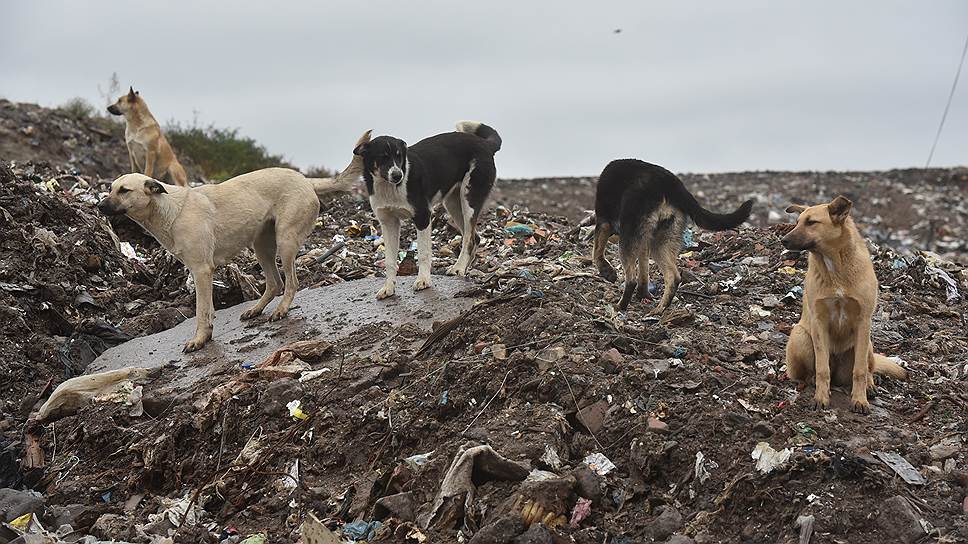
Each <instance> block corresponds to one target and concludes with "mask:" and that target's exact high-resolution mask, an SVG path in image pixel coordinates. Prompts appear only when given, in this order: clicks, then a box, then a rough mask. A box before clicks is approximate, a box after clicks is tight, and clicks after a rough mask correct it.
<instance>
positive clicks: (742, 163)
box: [0, 0, 968, 177]
mask: <svg viewBox="0 0 968 544" xmlns="http://www.w3.org/2000/svg"><path fill="white" fill-rule="evenodd" d="M2 10H3V20H4V24H3V32H0V96H3V97H6V98H9V99H12V100H16V101H21V102H37V103H40V104H42V105H48V106H50V105H57V104H60V103H63V102H65V101H66V100H68V99H70V98H71V97H75V96H80V97H84V98H87V99H89V100H91V101H92V102H96V103H98V104H99V105H100V98H99V95H98V85H99V84H100V85H101V86H102V87H103V86H105V84H106V82H107V80H108V78H109V77H110V76H111V73H112V72H117V73H118V75H119V77H120V80H121V83H122V84H123V85H124V86H125V88H127V86H128V84H133V85H134V86H135V88H136V89H139V90H140V91H141V93H142V96H143V97H144V98H145V99H146V100H147V102H148V105H149V107H150V108H151V110H152V111H153V113H154V114H155V116H156V117H157V118H158V119H159V121H161V122H162V123H164V122H165V121H167V120H169V119H177V120H182V121H190V120H191V119H192V118H193V112H198V118H199V120H200V122H202V123H205V124H207V123H210V122H211V123H215V124H216V125H220V126H231V127H239V128H241V130H242V132H243V133H244V134H246V135H248V136H251V137H253V138H255V139H256V140H258V141H259V142H261V143H263V144H264V145H265V146H266V147H268V149H269V150H270V151H272V152H275V153H282V154H284V155H285V156H286V157H288V158H290V159H291V160H292V161H294V163H295V164H297V165H299V166H307V165H310V164H324V165H328V166H335V167H342V166H344V165H345V164H346V162H347V161H348V159H349V154H350V151H351V148H352V146H353V143H354V142H355V140H356V138H357V136H359V134H360V133H361V132H362V131H363V130H365V129H368V128H373V129H374V130H375V131H376V133H380V134H393V135H394V136H397V137H400V138H403V139H404V140H406V141H408V142H411V143H413V142H416V141H417V140H419V139H420V138H422V137H425V136H429V135H432V134H436V133H438V132H443V131H447V130H451V129H452V127H453V123H454V122H455V121H457V120H460V119H476V120H482V121H485V122H487V123H488V124H491V125H492V126H494V127H495V128H496V129H497V130H498V131H499V132H500V133H501V135H502V137H503V138H504V148H503V149H502V150H501V152H500V153H499V155H498V157H497V159H498V172H499V175H501V176H502V177H532V176H551V175H586V174H597V173H598V172H600V171H601V169H602V167H603V166H604V165H605V164H606V163H607V162H608V161H609V160H611V159H613V158H617V157H639V158H642V159H645V160H648V161H651V162H656V163H659V164H662V165H665V166H667V167H668V168H670V169H672V170H675V171H691V172H715V171H731V170H752V169H783V170H801V169H875V168H876V169H882V168H891V167H907V166H923V164H924V161H925V158H926V157H927V153H928V150H929V148H930V145H931V140H932V138H933V137H934V133H935V130H936V128H937V125H938V120H939V118H940V116H941V112H942V109H943V107H944V101H945V99H946V98H947V95H948V92H949V89H950V86H951V81H952V78H953V76H954V71H955V68H956V65H957V62H958V59H959V56H960V53H961V48H962V45H963V43H964V40H965V36H966V33H968V2H965V1H963V0H951V1H931V2H923V1H909V2H891V1H883V0H874V1H856V2H851V1H816V0H813V1H810V2H799V3H795V4H794V3H793V2H774V1H730V2H713V1H708V2H675V3H671V2H663V3H659V2H646V1H641V0H629V1H623V2H601V1H600V2H587V1H581V2H572V1H557V2H544V1H541V2H539V1H525V0H519V1H515V2H506V1H488V2H462V1H454V0H442V1H434V2H417V1H399V0H386V1H383V0H381V1H374V0H357V1H354V2H345V1H328V2H308V1H295V0H285V1H276V2H248V1H235V2H224V1H221V2H217V1H214V0H203V1H193V2H177V1H160V2H151V3H146V2H113V1H112V2H108V1H86V2H79V1H72V0H63V1H45V0H30V1H19V2H17V1H9V2H4V5H3V8H2ZM619 28H620V29H622V31H621V33H615V32H614V30H615V29H619ZM961 83H962V85H961V86H960V88H959V90H958V92H957V94H956V95H955V99H954V103H953V105H952V108H951V112H950V113H949V116H948V121H947V125H946V126H945V132H944V134H943V135H942V139H941V143H940V145H939V146H938V150H937V152H936V154H935V159H934V164H936V165H957V164H965V163H968V160H966V156H965V151H966V150H968V74H966V75H965V78H964V79H963V80H962V82H961ZM119 145H121V144H120V143H119Z"/></svg>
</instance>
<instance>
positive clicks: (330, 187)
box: [306, 130, 373, 197]
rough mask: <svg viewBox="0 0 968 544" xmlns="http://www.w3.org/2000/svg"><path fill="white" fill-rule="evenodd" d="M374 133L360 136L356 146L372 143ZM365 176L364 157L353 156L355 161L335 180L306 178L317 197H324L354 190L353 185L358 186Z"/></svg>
mask: <svg viewBox="0 0 968 544" xmlns="http://www.w3.org/2000/svg"><path fill="white" fill-rule="evenodd" d="M372 132H373V131H372V130H368V131H366V132H364V133H363V135H362V136H360V138H359V140H357V141H356V145H357V146H359V145H360V144H364V143H367V142H369V141H370V135H371V133H372ZM362 175H363V157H361V156H359V155H355V154H354V155H353V159H352V160H351V161H350V164H349V166H347V167H346V168H344V169H343V171H342V172H340V173H339V174H337V175H336V177H334V178H306V179H308V180H309V182H310V183H312V184H313V190H314V191H316V196H320V197H321V196H323V195H326V194H329V193H338V192H348V191H352V190H353V185H355V184H356V182H357V180H359V179H360V176H362Z"/></svg>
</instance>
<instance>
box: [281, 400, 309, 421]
mask: <svg viewBox="0 0 968 544" xmlns="http://www.w3.org/2000/svg"><path fill="white" fill-rule="evenodd" d="M301 404H302V402H300V401H298V400H294V401H291V402H290V403H289V404H287V405H286V408H289V415H291V416H292V417H293V418H295V419H300V420H303V421H305V420H307V419H309V415H308V414H306V412H303V411H302V408H300V407H299V406H300V405H301Z"/></svg>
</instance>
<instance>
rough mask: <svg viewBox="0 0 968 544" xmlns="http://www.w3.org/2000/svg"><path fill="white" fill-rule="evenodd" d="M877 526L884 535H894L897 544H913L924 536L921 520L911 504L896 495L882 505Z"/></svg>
mask: <svg viewBox="0 0 968 544" xmlns="http://www.w3.org/2000/svg"><path fill="white" fill-rule="evenodd" d="M877 525H878V527H880V528H881V530H882V531H883V532H884V534H888V535H893V536H894V537H895V538H896V539H897V542H902V543H903V544H913V543H914V542H917V541H918V539H920V538H921V537H922V536H924V528H922V527H921V521H920V518H918V515H917V514H916V513H915V512H914V508H912V507H911V503H909V502H908V501H907V499H905V498H904V497H902V496H900V495H895V496H893V497H891V498H890V499H887V500H886V501H884V502H883V503H882V504H881V508H880V513H879V514H878V515H877Z"/></svg>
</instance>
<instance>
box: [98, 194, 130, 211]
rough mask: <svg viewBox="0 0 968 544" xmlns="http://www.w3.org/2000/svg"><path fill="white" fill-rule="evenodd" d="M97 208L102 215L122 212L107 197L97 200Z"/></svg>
mask: <svg viewBox="0 0 968 544" xmlns="http://www.w3.org/2000/svg"><path fill="white" fill-rule="evenodd" d="M97 209H98V210H99V211H100V212H101V213H103V214H104V215H121V214H123V213H124V210H122V209H120V208H118V207H117V206H116V205H115V204H114V202H112V201H111V200H109V199H107V198H105V199H104V200H102V201H100V202H98V204H97Z"/></svg>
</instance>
